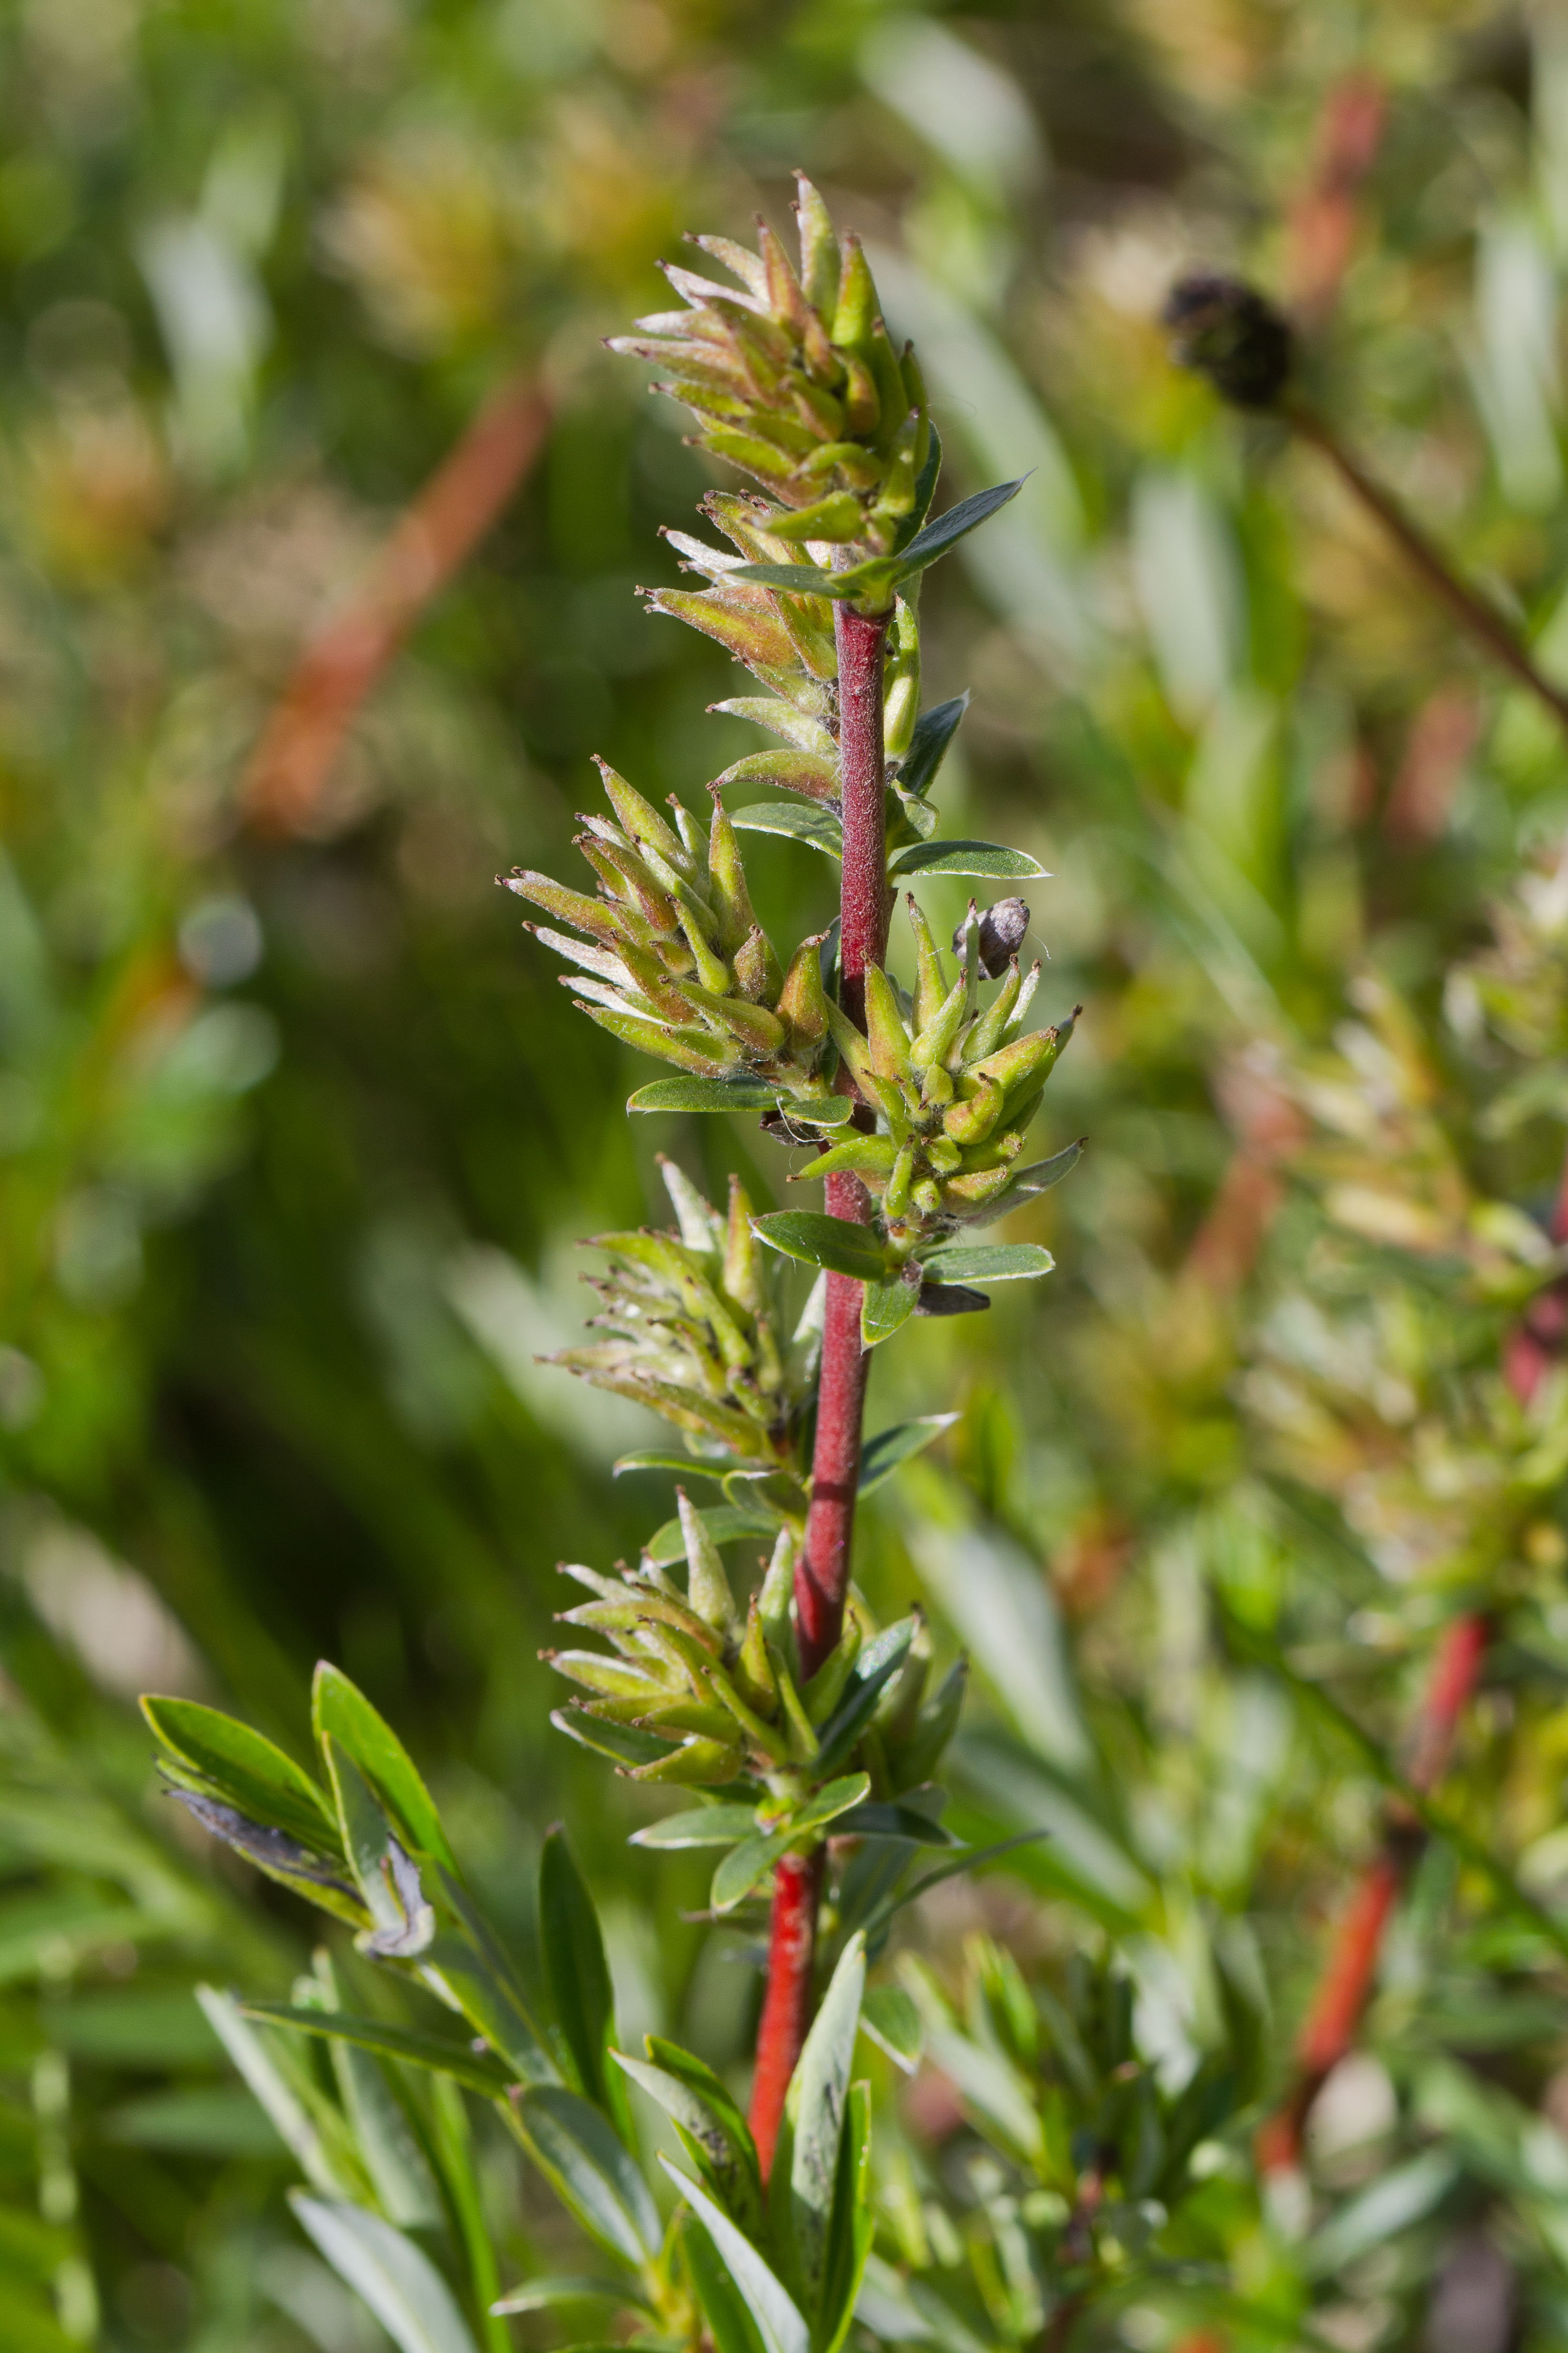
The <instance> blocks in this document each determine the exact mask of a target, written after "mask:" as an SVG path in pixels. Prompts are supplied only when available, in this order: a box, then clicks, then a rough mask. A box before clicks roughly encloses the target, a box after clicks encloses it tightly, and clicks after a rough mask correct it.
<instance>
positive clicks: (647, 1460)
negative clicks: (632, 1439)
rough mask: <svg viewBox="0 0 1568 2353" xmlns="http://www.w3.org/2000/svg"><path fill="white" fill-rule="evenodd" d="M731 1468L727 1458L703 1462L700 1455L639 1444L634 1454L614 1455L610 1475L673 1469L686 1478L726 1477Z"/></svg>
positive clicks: (615, 1476) (616, 1475)
mask: <svg viewBox="0 0 1568 2353" xmlns="http://www.w3.org/2000/svg"><path fill="white" fill-rule="evenodd" d="M732 1468H733V1465H732V1464H731V1462H730V1461H728V1460H726V1461H722V1462H704V1461H703V1460H702V1458H701V1456H700V1455H697V1454H670V1453H667V1452H666V1451H665V1450H664V1449H663V1448H662V1447H658V1446H639V1447H638V1448H637V1451H636V1453H634V1454H621V1455H617V1456H616V1460H615V1461H614V1462H613V1463H612V1464H611V1465H610V1476H611V1477H612V1478H613V1479H618V1478H619V1477H620V1476H621V1473H622V1472H624V1471H674V1472H679V1474H680V1475H681V1476H682V1477H683V1478H687V1479H727V1478H728V1477H729V1475H730V1472H731V1469H732Z"/></svg>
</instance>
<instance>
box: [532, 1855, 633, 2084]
mask: <svg viewBox="0 0 1568 2353" xmlns="http://www.w3.org/2000/svg"><path fill="white" fill-rule="evenodd" d="M539 1941H540V1947H541V1950H542V1954H543V1957H544V1974H545V1977H546V1978H547V1980H548V1981H549V1986H550V1995H551V2000H552V2001H553V2003H554V2005H555V2015H556V2017H557V2019H558V2020H559V2021H560V2024H561V2031H562V2033H563V2035H564V2036H565V2038H566V2047H567V2049H568V2051H569V2052H571V2054H572V2061H573V2064H574V2066H575V2068H576V2070H577V2079H578V2087H579V2089H580V2090H582V2091H584V2092H585V2093H586V2094H588V2097H589V2098H590V2099H592V2100H597V2101H598V2102H599V2103H600V2105H604V2104H605V2051H606V2050H607V2049H608V2047H609V2045H610V2043H611V2042H613V2041H614V2040H615V2022H616V2021H615V1996H614V1994H613V1992H612V1990H611V1987H610V1969H609V1964H608V1962H607V1961H606V1960H605V1940H604V1937H603V1936H602V1935H601V1934H600V1930H599V1915H598V1914H597V1913H596V1912H595V1909H594V1899H593V1897H592V1896H591V1895H590V1894H589V1893H588V1890H587V1887H586V1885H585V1883H584V1879H583V1874H582V1873H581V1872H580V1871H579V1870H578V1868H577V1863H576V1859H575V1857H574V1855H573V1852H572V1850H571V1848H570V1847H569V1846H568V1845H567V1843H566V1833H565V1831H563V1829H562V1827H561V1824H560V1823H559V1822H557V1823H555V1824H554V1825H553V1826H552V1829H550V1830H549V1831H546V1833H545V1838H544V1846H543V1851H542V1853H541V1855H540V1859H539Z"/></svg>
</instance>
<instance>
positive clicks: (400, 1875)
mask: <svg viewBox="0 0 1568 2353" xmlns="http://www.w3.org/2000/svg"><path fill="white" fill-rule="evenodd" d="M321 1749H322V1753H323V1755H324V1756H325V1757H326V1760H327V1770H328V1772H329V1773H330V1774H331V1777H332V1788H333V1790H334V1792H335V1793H336V1796H337V1800H338V1820H339V1821H340V1823H341V1824H342V1838H343V1844H344V1846H345V1848H346V1849H347V1851H348V1858H349V1868H350V1870H351V1871H352V1872H353V1875H354V1883H355V1885H356V1886H357V1887H358V1889H359V1892H360V1894H361V1895H362V1896H363V1899H364V1907H365V1910H366V1911H367V1912H368V1913H369V1914H370V1916H371V1918H372V1920H373V1921H374V1924H375V1926H374V1930H373V1931H372V1932H371V1933H370V1934H369V1936H368V1938H367V1940H366V1942H365V1946H364V1949H365V1950H366V1951H367V1952H372V1953H375V1954H377V1955H379V1956H380V1957H383V1958H385V1959H398V1960H404V1959H409V1958H412V1957H413V1956H414V1955H415V1954H416V1953H421V1952H423V1951H424V1950H425V1949H426V1946H427V1945H428V1944H429V1943H430V1940H431V1938H432V1937H433V1936H435V1933H436V1915H435V1912H434V1911H433V1910H432V1908H431V1906H430V1905H428V1904H427V1903H426V1900H425V1895H424V1891H423V1889H422V1888H421V1886H420V1884H419V1873H418V1869H417V1866H416V1864H415V1863H414V1862H413V1861H412V1860H411V1858H410V1857H409V1856H408V1855H407V1854H406V1853H405V1852H404V1850H403V1847H402V1844H401V1842H400V1841H399V1840H398V1839H397V1837H396V1833H395V1831H394V1830H393V1828H392V1825H391V1823H390V1822H389V1821H388V1820H387V1818H386V1814H385V1811H384V1809H383V1806H382V1803H381V1800H380V1799H379V1798H378V1797H377V1795H376V1793H375V1791H374V1789H373V1788H372V1787H371V1785H370V1783H369V1782H368V1781H367V1780H366V1778H365V1777H364V1775H363V1773H362V1772H361V1771H360V1768H359V1767H358V1766H357V1765H356V1764H355V1763H354V1760H353V1757H351V1756H350V1755H349V1754H348V1752H347V1750H346V1749H343V1748H341V1747H340V1746H338V1743H337V1741H336V1740H335V1739H334V1738H333V1737H332V1736H331V1733H327V1734H325V1735H324V1736H323V1737H322V1741H321ZM439 1868H440V1866H439V1865H437V1869H439Z"/></svg>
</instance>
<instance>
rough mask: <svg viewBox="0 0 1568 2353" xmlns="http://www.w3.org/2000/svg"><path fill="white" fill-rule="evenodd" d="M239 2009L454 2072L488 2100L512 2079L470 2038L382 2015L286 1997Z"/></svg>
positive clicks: (456, 2079)
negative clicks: (316, 2006) (305, 2004)
mask: <svg viewBox="0 0 1568 2353" xmlns="http://www.w3.org/2000/svg"><path fill="white" fill-rule="evenodd" d="M239 2011H240V2015H241V2017H243V2018H251V2019H255V2020H257V2021H258V2022H259V2023H260V2024H262V2025H265V2026H289V2027H292V2028H293V2029H294V2031H295V2032H296V2033H299V2034H314V2035H318V2036H320V2037H321V2040H322V2041H323V2042H349V2043H353V2045H354V2047H355V2048H356V2049H358V2050H361V2051H374V2052H376V2054H377V2056H378V2057H380V2058H383V2059H401V2060H405V2061H406V2062H407V2063H408V2064H409V2065H410V2066H414V2067H427V2068H429V2069H430V2070H431V2072H432V2073H434V2074H437V2075H449V2076H450V2077H451V2079H452V2081H453V2082H454V2083H455V2084H462V2085H463V2086H464V2087H465V2089H466V2090H468V2091H470V2092H477V2093H479V2096H480V2097H481V2098H482V2099H487V2100H494V2099H498V2098H500V2097H501V2096H502V2095H503V2094H505V2091H506V2088H507V2085H508V2083H509V2082H510V2075H509V2073H508V2071H507V2070H506V2068H504V2067H502V2066H500V2065H499V2064H498V2063H497V2062H496V2061H495V2060H493V2059H486V2058H484V2057H482V2056H480V2054H479V2053H478V2052H475V2051H474V2050H473V2049H472V2048H471V2047H470V2046H469V2045H468V2043H466V2042H451V2041H448V2040H447V2038H446V2037H445V2036H443V2035H439V2034H419V2033H416V2031H414V2029H413V2028H412V2027H406V2026H389V2025H386V2024H384V2022H383V2021H382V2020H380V2019H378V2018H354V2017H352V2016H351V2015H350V2014H349V2013H348V2011H346V2010H311V2009H300V2008H296V2007H295V2006H294V2005H293V2004H292V2003H290V2002H286V2001H247V2002H242V2003H241V2004H240V2005H239Z"/></svg>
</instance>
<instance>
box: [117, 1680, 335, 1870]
mask: <svg viewBox="0 0 1568 2353" xmlns="http://www.w3.org/2000/svg"><path fill="white" fill-rule="evenodd" d="M142 1715H144V1716H145V1717H146V1719H147V1721H148V1723H149V1724H150V1725H152V1727H153V1731H154V1733H155V1734H156V1735H157V1736H158V1738H159V1739H160V1740H161V1741H162V1742H163V1746H165V1747H166V1748H168V1749H169V1750H171V1751H172V1753H173V1754H174V1756H175V1757H179V1758H180V1759H181V1760H182V1761H183V1762H184V1764H186V1765H188V1766H189V1767H191V1768H192V1770H193V1771H195V1772H196V1773H198V1774H199V1775H200V1776H201V1778H202V1779H203V1780H204V1781H205V1782H207V1783H208V1784H209V1785H210V1786H211V1787H212V1788H215V1789H216V1790H218V1791H220V1792H221V1794H222V1795H223V1796H224V1797H226V1799H229V1801H230V1802H231V1803H232V1804H233V1805H234V1806H236V1807H237V1809H238V1810H239V1811H240V1812H241V1813H242V1814H248V1815H249V1816H250V1817H251V1819H252V1820H255V1821H258V1822H263V1823H265V1824H267V1825H268V1827H269V1828H271V1829H274V1830H280V1831H287V1832H288V1834H289V1837H290V1838H295V1839H298V1840H299V1841H300V1843H301V1844H302V1845H304V1846H308V1847H311V1848H313V1849H314V1850H315V1851H316V1852H318V1853H322V1852H324V1853H326V1854H328V1855H331V1856H337V1855H341V1854H342V1851H343V1850H342V1838H341V1836H340V1834H339V1831H338V1825H337V1823H336V1821H335V1820H334V1819H333V1815H332V1810H331V1806H330V1805H329V1804H328V1802H327V1799H326V1798H325V1796H324V1794H323V1793H322V1791H321V1790H320V1789H319V1788H317V1787H316V1784H315V1783H314V1781H312V1780H311V1778H310V1775H309V1774H308V1773H305V1772H303V1771H302V1770H301V1769H300V1767H299V1766H298V1765H296V1764H295V1762H294V1760H293V1758H292V1757H286V1756H285V1755H284V1753H283V1751H282V1749H281V1748H278V1747H275V1746H273V1744H272V1742H271V1741H270V1740H267V1739H264V1738H263V1736H262V1735H261V1734H260V1733H259V1732H253V1731H252V1730H251V1728H250V1726H249V1725H247V1724H240V1723H238V1722H237V1720H236V1718H235V1717H233V1716H232V1715H224V1714H223V1713H222V1711H221V1710H220V1709H218V1708H216V1707H204V1706H203V1705H202V1704H201V1703H200V1701H198V1700H194V1699H159V1698H149V1699H144V1700H143V1701H142Z"/></svg>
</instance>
